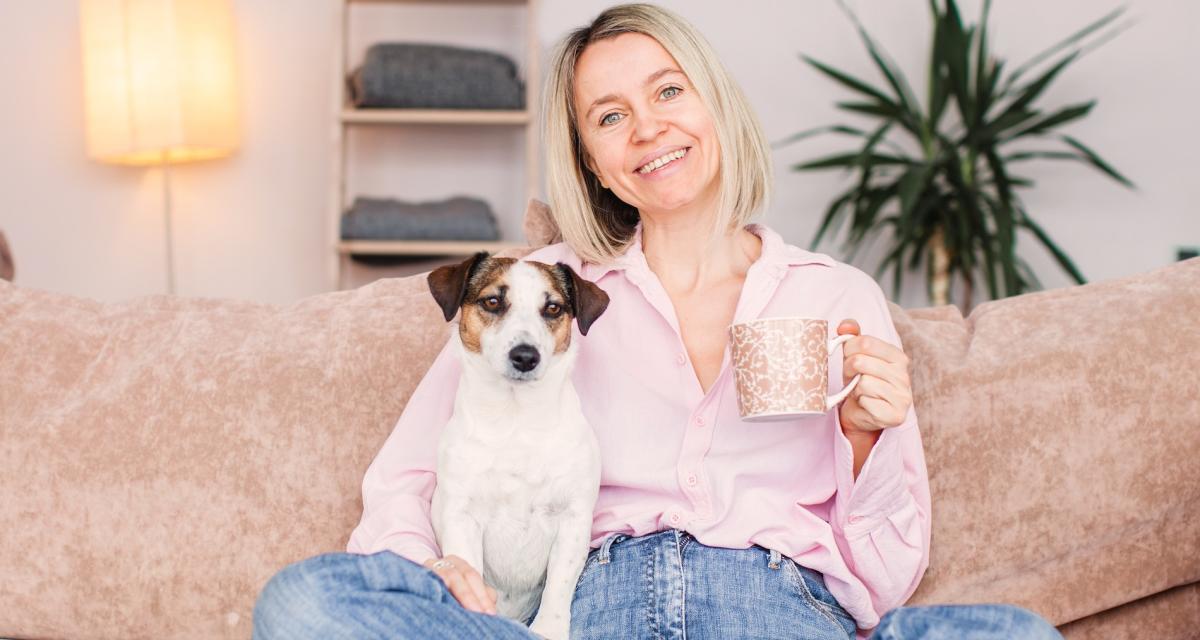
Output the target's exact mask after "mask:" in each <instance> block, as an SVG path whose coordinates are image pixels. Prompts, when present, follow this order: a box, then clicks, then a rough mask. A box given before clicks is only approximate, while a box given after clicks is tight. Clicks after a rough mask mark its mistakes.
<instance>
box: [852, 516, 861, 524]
mask: <svg viewBox="0 0 1200 640" xmlns="http://www.w3.org/2000/svg"><path fill="white" fill-rule="evenodd" d="M862 519H863V517H862V516H850V518H849V522H850V524H858V523H860V522H862Z"/></svg>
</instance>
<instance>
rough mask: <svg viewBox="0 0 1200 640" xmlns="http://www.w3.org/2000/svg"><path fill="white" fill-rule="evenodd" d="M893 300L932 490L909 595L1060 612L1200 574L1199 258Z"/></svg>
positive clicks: (1068, 614)
mask: <svg viewBox="0 0 1200 640" xmlns="http://www.w3.org/2000/svg"><path fill="white" fill-rule="evenodd" d="M892 311H893V317H894V320H895V321H896V325H897V330H898V332H899V334H900V336H901V339H902V340H903V341H904V346H905V349H906V351H907V352H908V353H909V354H910V355H911V357H912V361H913V376H912V378H913V388H914V396H915V404H916V409H917V416H918V420H919V422H920V425H921V437H922V439H923V442H924V445H925V454H926V463H927V467H928V469H929V481H930V493H931V495H932V499H933V540H932V554H931V559H930V566H929V569H928V571H927V572H926V575H925V579H924V581H923V582H922V584H921V586H920V588H919V589H918V590H917V593H916V594H915V595H914V597H913V599H912V603H935V602H936V603H969V602H1010V603H1015V604H1019V605H1022V606H1025V607H1028V608H1031V609H1033V610H1035V611H1038V612H1039V613H1041V614H1042V615H1043V616H1045V617H1047V618H1048V619H1050V620H1051V621H1052V622H1054V623H1056V624H1061V623H1064V622H1068V621H1071V620H1076V619H1079V618H1083V617H1085V616H1087V615H1089V614H1091V613H1095V612H1098V611H1104V610H1106V609H1109V608H1111V607H1114V606H1117V605H1120V604H1123V603H1127V602H1132V601H1134V600H1137V599H1138V598H1141V597H1144V596H1148V595H1151V594H1154V593H1158V592H1160V591H1163V590H1165V589H1168V588H1170V587H1174V586H1176V585H1182V584H1188V583H1191V582H1195V581H1197V580H1200V535H1198V533H1197V532H1198V531H1200V529H1198V528H1197V522H1198V520H1197V519H1198V518H1200V375H1198V373H1197V364H1198V363H1200V359H1198V358H1197V354H1198V353H1200V259H1193V260H1190V261H1187V262H1183V263H1178V264H1175V265H1172V266H1168V267H1164V268H1161V269H1158V270H1155V271H1152V272H1149V273H1144V274H1139V275H1135V276H1132V277H1127V278H1121V279H1117V280H1110V281H1106V282H1100V283H1095V284H1089V285H1085V286H1076V287H1068V288H1064V289H1055V290H1050V291H1043V292H1038V293H1031V294H1027V295H1022V296H1016V297H1013V298H1008V299H1004V300H998V301H994V302H988V303H985V304H982V305H980V306H978V307H976V308H975V309H974V310H973V311H972V312H971V314H970V316H969V317H968V318H966V319H963V318H962V316H961V315H960V314H959V312H958V311H957V309H955V308H954V307H939V308H931V309H914V310H911V311H903V310H900V309H898V308H895V307H893V309H892Z"/></svg>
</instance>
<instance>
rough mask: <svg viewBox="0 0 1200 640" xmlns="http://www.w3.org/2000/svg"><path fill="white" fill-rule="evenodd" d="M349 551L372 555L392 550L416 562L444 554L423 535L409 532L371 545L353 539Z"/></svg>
mask: <svg viewBox="0 0 1200 640" xmlns="http://www.w3.org/2000/svg"><path fill="white" fill-rule="evenodd" d="M347 551H349V552H350V553H357V554H360V555H371V554H375V553H379V552H381V551H391V552H392V553H394V554H396V555H398V556H400V557H401V558H404V559H406V560H409V561H411V562H413V563H416V564H422V563H423V562H425V561H426V560H428V559H430V558H440V557H441V555H442V554H441V553H439V552H438V550H437V549H436V548H435V547H432V546H430V545H429V543H428V542H426V541H425V539H424V538H422V537H421V536H419V535H415V534H407V533H406V534H397V535H394V536H390V537H387V538H383V539H382V540H379V541H378V542H377V543H375V544H373V545H371V546H370V547H362V546H359V545H356V544H354V541H353V540H352V541H351V543H350V545H349V548H348V549H347Z"/></svg>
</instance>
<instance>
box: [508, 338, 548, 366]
mask: <svg viewBox="0 0 1200 640" xmlns="http://www.w3.org/2000/svg"><path fill="white" fill-rule="evenodd" d="M508 360H509V361H510V362H512V366H513V368H514V369H516V370H517V371H520V372H521V373H529V372H530V371H533V370H534V369H535V368H537V366H538V362H541V360H542V357H541V355H539V354H538V350H537V349H536V348H535V347H533V346H531V345H527V344H519V345H517V346H515V347H513V348H512V351H509V352H508Z"/></svg>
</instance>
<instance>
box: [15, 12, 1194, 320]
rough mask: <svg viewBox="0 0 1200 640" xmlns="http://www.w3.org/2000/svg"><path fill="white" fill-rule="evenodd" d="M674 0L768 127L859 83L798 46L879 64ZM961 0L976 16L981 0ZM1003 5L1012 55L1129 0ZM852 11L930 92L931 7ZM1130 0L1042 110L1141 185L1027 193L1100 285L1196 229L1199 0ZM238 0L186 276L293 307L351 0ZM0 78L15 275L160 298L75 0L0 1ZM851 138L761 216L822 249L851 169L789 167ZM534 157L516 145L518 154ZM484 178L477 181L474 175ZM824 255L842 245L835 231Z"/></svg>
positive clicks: (157, 250) (842, 45)
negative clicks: (88, 119)
mask: <svg viewBox="0 0 1200 640" xmlns="http://www.w3.org/2000/svg"><path fill="white" fill-rule="evenodd" d="M607 4H608V3H606V2H599V1H590V0H571V1H570V2H567V1H565V0H543V2H542V6H541V13H540V14H539V17H538V38H539V40H540V42H541V43H542V45H543V47H544V48H546V49H548V48H549V47H550V46H551V45H552V43H553V42H554V41H555V40H556V39H557V38H558V37H560V36H561V35H562V34H563V33H564V32H565V31H566V30H567V29H569V28H572V27H574V26H577V25H580V24H582V23H584V22H586V21H587V20H588V19H590V18H591V17H592V16H594V15H595V14H596V13H597V12H599V11H600V10H602V9H603V8H604V7H605V6H607ZM662 4H663V5H665V6H667V7H669V8H671V9H673V10H675V11H678V12H679V13H681V14H682V15H684V16H685V17H687V18H688V19H689V20H691V21H693V22H694V23H695V24H696V26H697V27H699V29H700V30H701V31H702V32H703V33H705V34H706V35H707V37H708V38H709V40H710V41H711V42H712V44H713V45H714V47H715V48H716V49H717V51H718V53H719V54H720V55H721V57H722V59H723V60H724V61H725V62H726V64H727V65H728V67H729V69H730V70H731V71H732V73H733V74H734V76H735V77H736V78H737V80H738V81H739V82H740V83H741V85H742V87H743V89H744V90H745V91H746V93H747V95H748V96H749V98H750V100H751V102H752V103H753V104H754V106H755V107H756V108H757V110H758V113H759V116H760V119H761V120H762V123H763V126H764V128H765V129H766V133H767V137H768V138H769V139H771V140H778V139H781V138H783V137H785V136H787V135H788V134H790V133H793V132H795V131H798V130H801V129H805V128H808V127H810V126H815V125H819V124H826V123H833V122H841V121H844V120H846V117H845V116H842V115H840V114H839V113H838V112H837V111H836V110H835V109H834V107H833V103H834V102H835V101H836V100H838V99H841V98H843V97H846V96H847V94H846V93H845V92H843V91H842V90H841V89H839V88H837V87H836V86H834V85H833V83H832V82H830V81H828V80H826V79H825V78H823V77H821V76H820V75H819V74H817V73H816V72H815V71H814V70H812V69H811V68H809V67H807V66H806V65H804V64H803V63H802V62H800V61H799V59H798V54H799V53H801V52H803V53H807V54H810V55H813V56H815V57H817V58H819V59H821V60H823V61H826V62H828V63H830V64H833V65H834V66H836V67H838V68H842V69H846V70H848V71H851V72H854V73H857V74H859V75H861V76H865V77H868V78H871V79H875V78H876V76H875V75H874V72H873V70H872V68H871V63H870V60H869V58H868V57H867V55H866V53H865V52H864V50H863V49H862V46H861V45H860V43H859V41H858V39H857V37H856V35H855V33H854V31H853V29H852V27H851V25H850V24H849V23H848V21H847V20H846V19H845V18H844V16H843V15H842V14H841V13H840V12H839V11H838V9H837V6H836V3H835V2H834V1H833V0H804V1H799V2H791V3H780V2H773V1H767V0H745V1H743V2H737V3H730V2H716V1H709V2H696V1H694V0H693V1H690V2H689V1H685V0H673V1H669V2H663V3H662ZM963 5H964V7H963V10H964V13H965V15H966V16H968V17H972V18H973V17H974V16H975V15H976V13H977V9H978V6H979V2H978V1H977V0H976V1H969V0H967V1H964V2H963ZM995 5H996V6H995V7H994V9H993V25H994V29H995V30H994V38H995V42H994V44H995V50H996V51H997V52H998V53H999V54H1000V55H1002V56H1004V57H1008V58H1009V59H1011V60H1013V61H1014V62H1018V61H1020V60H1023V59H1024V58H1026V57H1027V56H1029V55H1031V54H1032V53H1034V52H1036V51H1037V50H1039V49H1041V48H1042V47H1044V46H1046V45H1049V44H1051V43H1053V42H1055V41H1057V40H1058V39H1059V38H1061V37H1063V36H1065V35H1066V34H1067V33H1069V32H1070V31H1073V30H1074V29H1075V28H1076V27H1080V26H1082V25H1084V24H1086V23H1087V22H1090V21H1091V20H1093V19H1095V18H1097V17H1099V16H1100V15H1102V14H1103V13H1105V12H1107V11H1108V10H1110V9H1111V8H1113V7H1115V6H1116V4H1115V3H1095V2H1090V1H1088V0H1060V1H1058V2H1053V3H1046V2H1038V1H1037V0H1005V1H1003V2H996V3H995ZM856 6H857V9H858V11H859V13H860V14H861V16H862V17H863V19H864V21H865V22H866V24H867V27H868V28H869V29H870V30H871V32H872V33H874V34H875V35H876V37H877V38H878V39H879V40H880V41H881V42H882V43H883V45H884V46H885V47H886V48H887V49H888V51H889V52H890V53H891V54H892V56H893V57H894V58H896V59H897V60H898V62H899V64H900V65H901V66H902V68H904V69H905V70H910V71H911V72H912V73H911V76H910V80H911V81H912V82H913V83H914V85H916V87H917V91H918V94H921V93H923V90H922V88H923V87H924V77H923V76H924V73H923V72H921V71H919V70H922V69H924V66H925V64H924V63H925V60H926V57H927V44H926V43H927V40H928V36H929V24H928V23H929V16H928V6H927V3H926V2H923V1H922V0H886V1H884V0H872V1H866V0H860V1H859V2H857V3H856ZM1129 6H1130V8H1131V12H1130V13H1131V15H1132V16H1133V17H1134V18H1135V19H1136V24H1135V25H1134V26H1133V28H1132V29H1130V30H1128V31H1127V32H1125V33H1123V34H1122V35H1121V36H1120V37H1119V38H1117V39H1116V40H1115V41H1113V42H1110V43H1109V44H1108V45H1106V46H1104V47H1102V48H1101V49H1099V50H1097V51H1095V52H1094V53H1092V54H1090V55H1089V56H1088V57H1086V58H1084V59H1083V60H1081V61H1079V62H1077V63H1076V64H1075V65H1074V66H1073V67H1072V68H1070V69H1068V70H1067V72H1066V74H1065V75H1064V76H1063V77H1062V78H1061V79H1060V80H1059V81H1058V82H1057V83H1056V85H1055V86H1054V87H1053V88H1052V89H1051V91H1050V92H1049V93H1048V94H1047V96H1046V100H1045V102H1044V104H1045V105H1046V106H1058V105H1065V104H1069V103H1074V102H1080V101H1083V100H1086V99H1089V98H1093V97H1095V98H1098V99H1099V105H1098V107H1097V108H1096V109H1095V110H1094V111H1093V113H1092V115H1091V116H1089V117H1088V118H1087V119H1085V120H1084V121H1082V122H1079V123H1076V124H1075V125H1073V126H1072V128H1071V129H1069V131H1070V132H1071V133H1072V134H1074V135H1076V136H1077V137H1079V138H1081V139H1082V140H1083V141H1084V142H1086V143H1088V144H1089V145H1091V146H1092V147H1093V148H1095V149H1096V150H1097V151H1098V152H1100V153H1101V155H1103V156H1104V157H1105V158H1107V159H1108V160H1110V161H1111V162H1112V163H1113V164H1115V165H1116V166H1117V167H1118V168H1119V169H1120V170H1121V171H1123V172H1124V173H1125V174H1126V175H1128V176H1129V177H1130V178H1131V179H1132V180H1134V181H1135V182H1136V183H1137V184H1138V187H1139V189H1138V190H1137V191H1128V190H1125V189H1124V188H1122V187H1120V186H1119V185H1117V184H1116V183H1113V182H1111V181H1110V180H1107V179H1106V178H1104V177H1102V176H1101V175H1100V174H1098V173H1095V172H1093V171H1091V170H1089V169H1087V168H1085V167H1083V166H1081V165H1075V164H1069V165H1058V164H1053V163H1046V164H1044V165H1041V166H1036V167H1032V166H1031V172H1035V175H1036V177H1037V179H1038V181H1039V184H1038V187H1037V188H1036V190H1035V191H1034V192H1031V193H1029V194H1027V195H1026V201H1027V203H1028V204H1029V207H1030V210H1031V213H1032V215H1033V216H1034V218H1035V220H1037V221H1038V222H1039V223H1040V224H1041V225H1042V226H1043V227H1044V228H1045V229H1046V230H1047V231H1048V233H1049V234H1050V235H1051V237H1052V238H1054V239H1055V240H1056V241H1058V243H1059V245H1060V246H1061V247H1062V248H1063V249H1064V250H1065V251H1066V252H1067V253H1068V254H1069V255H1071V256H1072V257H1073V258H1074V259H1075V261H1076V264H1077V265H1078V266H1079V268H1080V269H1081V270H1082V271H1083V273H1084V275H1085V276H1087V277H1088V278H1089V279H1090V280H1092V281H1099V280H1106V279H1110V278H1115V277H1120V276H1125V275H1130V274H1134V273H1139V272H1143V271H1147V270H1150V269H1153V268H1156V267H1159V266H1162V265H1165V264H1168V263H1170V262H1171V261H1172V260H1173V258H1174V253H1175V249H1176V247H1178V246H1182V245H1200V181H1197V180H1196V179H1195V178H1194V177H1193V174H1194V173H1195V170H1196V169H1197V168H1198V166H1197V165H1198V164H1200V163H1197V161H1196V160H1195V149H1196V147H1197V143H1200V124H1198V123H1197V120H1196V119H1195V118H1194V116H1193V115H1192V112H1193V111H1194V108H1195V105H1196V104H1198V103H1200V88H1198V86H1197V82H1196V80H1195V78H1196V75H1195V72H1194V65H1195V63H1196V62H1197V60H1200V55H1198V54H1200V44H1197V40H1196V39H1195V37H1194V36H1195V35H1196V29H1197V27H1196V25H1197V24H1198V23H1200V5H1197V4H1196V3H1191V2H1178V1H1174V0H1132V1H1131V2H1130V3H1129ZM235 8H236V12H237V21H238V31H239V47H240V58H241V74H242V87H243V98H242V100H243V114H244V139H243V144H242V148H241V149H240V151H239V152H238V153H237V154H236V155H235V156H234V157H232V158H229V159H225V160H220V161H214V162H209V163H201V164H194V165H186V166H182V167H179V168H177V169H175V170H174V171H173V174H172V181H173V188H174V189H173V191H174V201H175V210H176V223H175V230H176V247H177V249H176V253H177V269H178V276H177V277H178V285H179V286H178V288H179V292H180V294H182V295H189V296H218V297H235V298H247V299H254V300H262V301H271V302H287V301H292V300H295V299H298V298H301V297H304V296H307V295H312V294H315V293H319V292H321V291H324V290H327V289H328V288H329V286H330V283H328V282H327V281H326V280H327V278H326V273H325V268H324V267H325V256H326V255H327V251H328V250H329V248H328V239H327V238H326V218H325V216H326V207H327V203H328V202H329V192H328V184H329V172H330V169H331V163H330V153H332V150H333V147H332V143H331V139H332V137H331V132H332V131H333V128H332V124H331V123H332V117H333V114H332V110H333V106H334V103H333V99H332V97H331V96H332V91H333V89H334V80H333V78H334V70H333V51H334V46H335V39H334V38H335V35H336V31H337V28H338V24H339V22H338V21H339V15H340V14H339V3H338V2H337V1H336V0H303V1H300V0H235ZM439 19H449V20H453V19H454V18H453V17H451V18H439ZM368 22H369V24H368V25H367V26H363V25H359V26H357V27H356V29H358V30H359V33H362V32H363V31H364V30H370V29H373V28H375V26H376V25H375V24H374V21H368ZM410 22H411V21H410ZM519 23H520V21H519V20H504V19H501V20H497V22H496V23H495V26H494V27H493V26H491V25H485V28H486V29H497V30H505V31H510V30H515V29H519V28H520V24H519ZM459 26H461V25H448V26H447V28H448V29H451V30H454V29H458V28H459ZM418 28H421V29H424V28H425V27H424V26H419V27H418ZM472 28H473V29H475V30H476V31H478V30H479V28H480V26H479V25H478V24H476V25H473V26H472ZM514 37H515V38H518V39H519V38H520V37H521V36H520V34H519V33H515V34H514ZM518 41H519V40H518ZM543 59H544V58H543ZM0 86H3V87H5V88H6V90H5V93H4V100H2V101H0V122H2V123H3V124H2V125H0V229H2V230H3V231H4V232H5V233H6V234H7V235H8V237H9V241H10V244H11V245H12V248H13V250H14V252H15V254H16V259H17V271H18V273H17V281H18V283H20V284H22V285H25V286H30V287H37V288H43V289H48V290H53V291H60V292H66V293H71V294H76V295H81V296H88V297H93V298H97V299H101V300H119V299H124V298H128V297H133V296H139V295H146V294H154V293H160V292H162V291H163V290H164V287H165V276H164V267H163V260H164V258H163V237H162V235H163V229H162V217H161V216H162V214H161V198H162V194H161V189H162V186H161V185H162V183H161V174H160V173H159V172H158V171H157V170H145V169H131V168H126V167H112V166H105V165H100V164H96V163H93V162H91V161H89V160H88V159H87V158H86V157H85V154H84V132H83V115H82V108H81V104H80V103H81V98H82V81H81V78H80V51H79V32H78V5H77V2H75V1H74V0H46V1H44V2H4V3H0ZM388 135H392V136H398V135H403V134H401V133H395V132H394V133H391V134H388ZM518 142H519V141H518ZM385 143H386V136H381V137H380V138H379V139H378V140H377V141H376V142H375V143H374V144H364V145H363V149H364V153H381V154H385V153H386V151H380V150H376V151H372V150H371V148H372V147H385V146H386V144H385ZM849 143H850V141H847V140H839V139H835V138H827V139H817V140H812V141H810V142H809V143H806V144H804V145H802V146H793V147H789V148H786V149H783V150H780V151H778V152H777V155H776V164H777V171H776V185H777V191H776V198H775V204H774V207H773V208H772V210H771V211H770V212H769V213H768V215H767V216H766V220H767V222H768V223H770V224H771V225H773V226H774V227H776V228H777V229H779V230H780V231H781V232H782V233H783V234H784V236H785V237H786V238H787V239H788V240H789V241H791V242H793V243H795V244H798V245H800V246H805V247H807V246H808V243H809V241H810V239H811V237H812V235H813V233H814V231H815V229H816V227H817V224H818V222H819V219H820V216H821V214H822V212H823V210H824V208H825V205H826V203H827V202H828V201H829V200H830V199H831V197H832V196H833V195H834V194H836V193H837V192H838V191H839V190H840V187H841V186H842V185H843V184H844V181H845V178H844V177H843V176H839V175H837V174H797V173H794V172H791V171H789V170H788V169H787V167H788V165H790V164H792V163H795V162H798V161H800V160H803V159H809V158H813V157H816V156H818V155H820V154H822V153H825V152H828V151H832V150H835V149H841V148H844V147H845V146H846V145H847V144H849ZM454 144H455V145H456V147H455V149H456V152H459V153H470V152H471V150H472V146H471V145H472V143H471V141H470V140H469V139H467V140H460V141H458V142H455V143H454ZM480 148H487V149H490V150H491V151H489V152H488V154H489V155H488V156H487V157H489V158H494V157H503V152H502V151H497V150H496V143H494V142H491V143H487V144H486V145H484V144H482V143H481V147H480ZM520 154H521V151H520V147H519V144H518V146H515V147H514V151H513V157H514V158H520V157H522V156H521V155H520ZM378 159H379V160H380V161H382V162H384V163H385V164H383V165H375V166H376V167H379V166H382V167H383V172H382V173H381V174H378V175H381V176H384V178H383V179H382V182H384V183H386V182H387V180H386V176H387V167H388V166H390V165H388V164H386V163H391V162H396V163H397V164H396V165H395V166H397V167H399V166H402V165H401V164H400V163H401V162H402V161H401V160H399V159H395V160H394V159H392V158H390V157H387V156H386V155H381V156H379V157H378ZM410 161H411V160H410ZM489 162H490V161H489ZM476 171H478V169H477V170H476ZM483 171H484V172H485V173H486V174H487V175H486V177H487V179H489V180H491V181H492V182H493V183H499V184H503V183H505V182H506V181H509V180H512V181H516V182H515V183H516V184H520V182H519V181H520V180H521V178H520V173H519V172H518V173H512V171H513V169H512V168H511V167H495V168H494V169H491V168H487V167H485V168H484V169H483ZM1027 173H1029V172H1027ZM475 176H476V174H471V179H470V180H469V181H468V182H474V181H478V180H480V179H482V178H478V177H475ZM377 179H378V178H377ZM463 182H464V181H463V179H462V176H461V175H459V174H456V172H454V171H447V172H444V175H442V176H440V177H439V176H438V174H437V173H436V172H434V173H433V174H431V175H425V176H422V179H421V185H422V187H421V188H422V189H423V190H424V192H425V193H429V194H442V195H449V194H451V193H454V192H458V191H461V190H462V186H463ZM508 197H511V196H508ZM497 208H498V209H500V208H501V207H497ZM504 215H505V216H506V217H507V218H508V219H506V220H505V221H504V223H503V227H504V228H505V230H506V231H508V232H510V233H511V232H512V231H513V230H515V229H519V220H515V219H513V218H512V211H511V210H506V211H505V212H504ZM821 249H822V250H824V251H827V252H829V253H831V254H833V255H834V256H838V255H839V252H838V247H837V245H836V244H832V243H826V244H825V245H823V246H822V247H821ZM1018 253H1019V254H1020V255H1021V256H1022V257H1024V259H1025V260H1026V261H1028V262H1029V263H1030V264H1031V266H1032V267H1033V268H1034V270H1035V272H1036V273H1037V274H1038V275H1039V277H1040V278H1041V280H1042V282H1043V283H1044V284H1045V285H1046V286H1047V287H1048V288H1055V287H1060V286H1066V285H1068V284H1070V281H1069V280H1068V278H1067V276H1066V275H1065V274H1064V273H1062V272H1061V271H1060V270H1059V269H1058V268H1057V267H1056V266H1055V265H1054V263H1053V261H1052V259H1051V258H1050V256H1049V255H1048V254H1047V253H1046V252H1045V251H1043V250H1042V249H1041V248H1040V246H1038V245H1036V244H1035V243H1034V241H1033V240H1032V238H1029V237H1024V236H1022V237H1021V238H1020V240H1019V245H1018ZM879 255H880V254H879V253H878V252H876V253H875V254H874V255H865V256H862V257H861V258H860V259H859V260H858V261H857V264H858V265H859V266H860V267H862V268H864V270H866V271H868V272H869V273H870V272H873V270H874V266H875V265H876V264H877V261H878V258H879ZM886 289H887V287H885V290H886ZM904 294H905V295H904V296H903V297H902V298H901V300H900V301H901V302H902V303H903V304H905V305H906V306H921V305H924V304H926V301H925V298H924V293H923V286H922V280H921V278H920V277H919V276H917V275H913V276H911V277H909V278H908V279H906V284H905V291H904Z"/></svg>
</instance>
